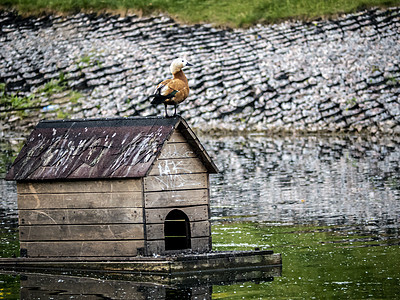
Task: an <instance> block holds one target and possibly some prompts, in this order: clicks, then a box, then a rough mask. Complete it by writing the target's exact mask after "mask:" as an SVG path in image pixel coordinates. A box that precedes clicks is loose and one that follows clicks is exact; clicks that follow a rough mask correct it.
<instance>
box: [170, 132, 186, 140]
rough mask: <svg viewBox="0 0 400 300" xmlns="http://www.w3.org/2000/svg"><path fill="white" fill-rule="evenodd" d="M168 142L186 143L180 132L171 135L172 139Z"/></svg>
mask: <svg viewBox="0 0 400 300" xmlns="http://www.w3.org/2000/svg"><path fill="white" fill-rule="evenodd" d="M168 142H170V143H186V142H187V141H186V139H185V137H184V136H183V135H182V133H180V132H179V130H175V131H174V133H173V134H172V135H171V137H170V138H169V139H168Z"/></svg>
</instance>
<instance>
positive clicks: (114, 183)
mask: <svg viewBox="0 0 400 300" xmlns="http://www.w3.org/2000/svg"><path fill="white" fill-rule="evenodd" d="M140 191H142V184H141V179H124V180H87V181H57V182H52V181H48V182H34V183H33V182H29V183H23V182H19V183H17V192H18V194H37V193H40V194H43V193H47V194H54V193H61V194H64V193H111V192H140Z"/></svg>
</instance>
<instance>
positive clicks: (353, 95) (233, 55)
mask: <svg viewBox="0 0 400 300" xmlns="http://www.w3.org/2000/svg"><path fill="white" fill-rule="evenodd" d="M0 26H1V31H0V83H5V92H6V94H7V95H18V96H19V97H28V96H31V98H32V99H35V102H34V103H35V104H34V105H32V106H35V107H36V108H31V109H29V110H25V111H23V112H21V111H12V110H13V109H10V108H9V107H6V106H4V105H3V107H0V111H1V112H0V113H1V127H2V130H3V132H7V131H11V130H18V128H23V127H26V126H30V125H32V124H34V123H35V122H36V120H37V119H38V118H56V117H69V118H93V117H112V116H138V115H141V116H146V115H163V107H162V106H160V107H158V108H157V109H155V108H153V107H152V106H151V105H150V103H149V101H148V96H149V95H150V94H152V92H153V89H154V86H155V84H157V83H158V82H159V81H161V80H162V79H164V78H168V77H169V76H170V74H169V64H170V61H171V60H172V59H173V58H175V57H177V56H186V58H187V59H188V60H189V61H190V62H192V63H193V64H194V65H195V66H194V67H192V68H191V69H189V70H188V71H187V72H186V74H187V77H188V78H189V85H190V87H191V94H190V96H189V98H188V99H187V100H186V102H185V103H183V104H181V105H180V107H179V112H180V114H181V115H182V116H183V117H184V118H186V119H187V120H188V122H189V124H191V126H193V127H197V128H200V129H203V130H212V129H226V130H238V129H239V130H245V129H247V130H270V131H295V130H298V131H302V132H365V131H366V132H370V133H382V134H400V100H399V94H400V42H399V41H400V8H392V9H387V10H378V9H374V10H369V11H363V12H360V13H356V14H350V15H346V16H343V17H340V18H337V19H334V20H322V21H318V22H311V23H302V22H285V23H282V24H277V25H259V26H255V27H252V28H249V29H235V30H225V29H217V28H213V27H212V26H210V25H193V26H189V25H181V24H177V23H176V22H174V21H173V20H172V19H170V18H168V17H165V16H158V17H152V18H140V17H138V16H126V17H118V16H111V15H100V16H96V15H87V14H78V15H74V16H68V17H62V16H47V17H43V18H27V19H24V18H21V17H18V16H16V15H15V14H13V13H10V12H2V13H0ZM49 82H50V83H51V84H52V85H53V89H51V84H50V85H49ZM57 85H58V89H57ZM54 86H56V88H54ZM3 87H4V85H3ZM60 87H61V88H60ZM71 91H72V92H73V93H71ZM71 95H74V96H73V98H74V99H73V101H72V100H71V97H72V96H71Z"/></svg>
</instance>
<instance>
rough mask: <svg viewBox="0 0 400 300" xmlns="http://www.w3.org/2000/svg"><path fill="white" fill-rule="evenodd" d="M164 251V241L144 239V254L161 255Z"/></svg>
mask: <svg viewBox="0 0 400 300" xmlns="http://www.w3.org/2000/svg"><path fill="white" fill-rule="evenodd" d="M164 252H165V241H164V240H156V241H146V255H149V256H152V255H153V254H157V255H162V254H164Z"/></svg>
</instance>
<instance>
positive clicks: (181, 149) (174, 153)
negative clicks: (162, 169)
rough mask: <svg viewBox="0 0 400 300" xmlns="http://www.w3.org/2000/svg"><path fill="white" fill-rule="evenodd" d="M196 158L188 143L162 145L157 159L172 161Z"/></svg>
mask: <svg viewBox="0 0 400 300" xmlns="http://www.w3.org/2000/svg"><path fill="white" fill-rule="evenodd" d="M190 157H196V153H194V151H193V149H192V147H191V146H190V145H189V144H188V143H172V142H168V143H165V144H164V147H163V148H162V150H161V154H160V156H159V158H158V159H172V158H190Z"/></svg>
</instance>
